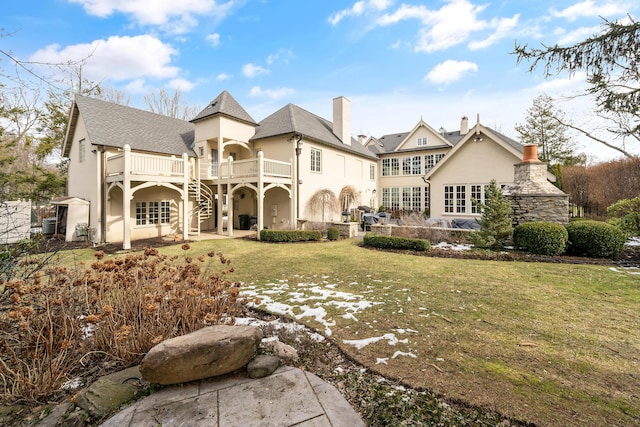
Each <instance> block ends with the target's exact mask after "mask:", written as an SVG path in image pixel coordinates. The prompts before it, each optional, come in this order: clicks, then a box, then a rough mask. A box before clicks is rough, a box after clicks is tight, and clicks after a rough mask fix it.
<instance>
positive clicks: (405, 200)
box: [402, 187, 412, 210]
mask: <svg viewBox="0 0 640 427" xmlns="http://www.w3.org/2000/svg"><path fill="white" fill-rule="evenodd" d="M411 200H412V198H411V187H404V188H403V189H402V209H405V210H411Z"/></svg>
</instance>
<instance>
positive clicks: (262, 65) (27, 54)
mask: <svg viewBox="0 0 640 427" xmlns="http://www.w3.org/2000/svg"><path fill="white" fill-rule="evenodd" d="M639 10H640V4H639V2H637V1H636V0H604V1H596V0H555V1H546V0H537V1H535V0H504V1H499V0H484V1H482V0H441V1H422V2H419V1H410V0H408V1H393V0H362V1H357V2H354V1H353V0H348V1H342V0H334V1H326V0H304V1H302V0H295V1H294V0H279V1H276V0H237V1H215V0H180V1H175V0H22V1H11V2H5V4H3V7H2V17H1V18H0V27H2V28H3V30H4V33H5V34H7V33H8V34H10V35H9V36H5V37H2V38H0V49H2V50H5V51H8V52H11V54H12V55H14V56H15V57H17V58H19V59H21V60H26V61H35V62H45V63H57V62H67V61H77V60H80V59H82V58H87V57H88V59H86V63H85V64H84V66H83V76H84V77H85V78H88V79H90V80H92V81H95V82H102V84H103V85H105V86H112V87H114V88H117V89H119V90H121V91H123V92H125V93H127V94H128V95H130V97H131V105H133V106H136V107H140V108H144V102H143V97H144V95H145V94H149V93H150V92H153V91H155V90H157V89H158V88H164V89H166V90H169V91H173V89H180V90H181V91H182V93H183V97H184V99H185V100H186V101H187V102H188V103H189V104H192V105H193V104H195V105H199V106H202V107H204V106H205V105H206V104H207V102H209V101H210V100H212V99H213V98H215V97H216V96H217V95H218V94H219V93H220V92H221V91H222V90H225V89H226V90H228V91H229V92H230V93H231V95H233V96H234V98H236V100H238V102H240V104H241V105H243V106H244V107H245V108H246V110H247V111H248V112H249V113H250V114H251V115H252V116H253V118H254V119H256V120H258V121H259V120H262V119H263V118H264V117H266V116H267V115H269V114H270V113H272V112H274V111H276V110H277V109H279V108H280V107H282V106H284V105H286V104H288V103H294V104H297V105H299V106H301V107H302V108H305V109H307V110H309V111H311V112H313V113H315V114H318V115H320V116H322V117H325V118H327V119H331V117H332V115H331V107H332V99H333V98H334V97H336V96H340V95H344V96H346V97H347V98H349V99H350V100H351V112H352V133H353V134H354V135H356V134H360V133H362V134H365V135H373V136H381V135H383V134H388V133H395V132H402V131H408V130H410V129H412V128H413V127H414V126H415V125H416V124H417V123H418V121H419V120H420V118H422V119H423V120H424V121H425V122H427V123H428V124H429V125H431V126H432V127H433V128H434V129H439V128H440V127H444V128H445V129H447V130H457V129H459V123H460V118H461V117H462V116H468V117H469V118H470V121H471V122H472V123H475V120H476V117H477V115H478V114H479V116H480V121H481V122H482V123H483V124H484V125H487V126H490V127H493V128H496V129H498V130H500V131H501V132H503V133H505V134H506V135H509V136H512V137H516V133H515V131H514V129H513V127H514V125H515V124H516V123H521V122H523V121H524V120H525V117H526V110H527V108H529V107H530V106H531V103H532V101H533V99H534V98H535V97H536V96H537V95H538V94H540V93H543V92H544V93H546V94H548V95H551V96H554V97H556V96H560V95H569V94H572V93H575V91H577V90H579V89H580V88H581V87H583V84H584V80H583V76H581V75H577V76H575V77H573V78H571V79H569V78H568V76H566V75H561V76H557V77H553V78H552V79H548V80H544V79H543V78H542V74H541V72H536V73H534V74H531V73H529V72H528V71H527V70H528V67H527V65H526V64H521V65H520V66H518V65H517V64H516V57H515V56H514V55H511V54H510V52H512V51H513V48H514V43H515V42H516V41H517V42H519V43H527V44H529V45H530V46H539V45H540V43H544V44H547V45H552V44H556V43H558V44H569V43H572V42H576V41H579V40H582V39H584V38H585V37H587V36H589V35H592V34H594V33H596V32H598V31H599V30H600V29H601V23H602V20H601V18H600V17H604V18H606V19H609V20H616V19H624V18H625V17H626V16H627V15H630V16H632V17H634V18H637V15H638V11H639ZM0 66H2V67H4V68H5V69H6V68H7V66H8V63H7V61H6V59H5V58H3V60H2V63H1V64H0ZM42 72H44V73H55V72H56V71H54V70H42ZM67 78H68V77H67ZM557 105H558V106H559V107H560V108H562V109H563V110H564V111H565V112H566V113H567V116H568V117H570V118H572V119H573V120H574V122H576V123H577V124H581V123H585V122H588V121H589V118H588V116H587V115H586V112H587V111H588V110H589V104H588V102H586V101H585V100H584V99H581V100H578V101H571V102H559V103H558V104H557ZM583 150H584V151H586V152H589V153H592V154H594V155H595V156H596V157H598V158H600V159H606V158H613V157H616V153H615V152H613V151H611V150H606V149H603V148H601V147H600V146H598V145H596V144H585V145H584V147H583Z"/></svg>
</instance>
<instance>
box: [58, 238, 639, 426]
mask: <svg viewBox="0 0 640 427" xmlns="http://www.w3.org/2000/svg"><path fill="white" fill-rule="evenodd" d="M190 246H191V249H190V250H189V251H188V253H189V254H199V253H206V252H208V251H211V250H214V251H216V252H218V251H220V252H222V253H224V254H225V256H227V257H228V258H230V259H231V260H232V263H231V265H232V266H233V267H234V268H235V272H234V273H232V274H231V278H232V279H234V280H239V281H241V282H242V283H243V286H242V289H243V290H244V292H245V293H246V295H248V296H251V297H252V298H253V297H259V298H260V299H261V301H262V302H261V305H260V307H261V308H264V309H268V310H271V311H275V312H279V313H284V314H287V315H288V316H291V317H294V318H297V319H298V320H299V321H300V322H303V323H305V324H308V325H309V326H312V327H314V328H316V329H317V330H319V331H320V332H323V333H324V334H325V335H326V336H328V337H329V338H330V339H332V340H333V341H334V342H335V343H336V344H338V345H339V346H340V347H341V348H342V349H343V350H344V351H345V352H347V353H348V354H349V355H350V356H352V357H353V358H355V359H356V360H357V361H359V362H360V363H362V364H363V365H365V366H367V367H369V368H370V369H371V370H373V371H376V372H379V373H381V374H383V375H384V376H386V377H389V378H395V379H401V380H403V381H404V382H406V383H408V384H410V385H411V386H413V387H415V388H424V389H429V390H432V391H435V392H437V393H439V394H441V395H443V396H445V397H447V398H450V399H454V400H462V401H464V402H468V403H470V404H472V405H476V406H479V407H482V408H485V409H489V410H495V411H498V412H500V413H501V414H503V415H505V416H509V417H512V418H515V419H518V420H523V421H527V422H532V423H536V424H539V425H550V426H551V425H553V426H555V425H557V426H561V425H638V424H640V374H639V372H640V356H639V355H640V324H639V323H640V322H639V320H638V319H639V318H640V276H638V275H634V274H631V272H630V271H625V270H622V269H613V268H610V267H608V266H593V265H575V264H552V263H523V262H507V261H480V260H460V259H443V258H434V257H425V256H416V255H411V254H397V253H388V252H382V251H376V250H371V249H366V248H362V247H359V246H358V241H357V240H341V241H336V242H323V243H296V244H268V243H261V242H255V241H249V240H242V239H222V240H210V241H203V242H196V243H191V244H190ZM161 252H164V253H171V254H179V253H183V251H182V250H181V249H180V245H177V246H171V247H166V248H162V249H161ZM75 254H76V259H75V260H76V261H79V260H83V259H84V260H87V259H90V254H91V251H86V252H85V251H79V252H78V251H76V252H75ZM69 259H70V258H68V256H67V258H65V261H64V262H68V260H69ZM216 268H217V267H216ZM636 272H637V270H636Z"/></svg>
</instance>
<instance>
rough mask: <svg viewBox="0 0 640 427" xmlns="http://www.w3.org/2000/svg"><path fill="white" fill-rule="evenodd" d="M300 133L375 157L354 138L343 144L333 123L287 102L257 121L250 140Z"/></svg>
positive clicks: (318, 140) (320, 141) (317, 140)
mask: <svg viewBox="0 0 640 427" xmlns="http://www.w3.org/2000/svg"><path fill="white" fill-rule="evenodd" d="M294 133H297V134H300V135H302V136H303V137H305V138H307V139H311V140H314V141H316V142H319V143H321V144H325V145H328V146H330V147H333V148H337V149H339V150H343V151H347V152H350V153H356V154H359V155H361V156H364V157H368V158H371V159H375V158H376V156H375V154H374V153H372V152H371V151H370V150H369V149H367V148H366V147H364V146H363V145H362V144H360V143H359V142H358V141H357V140H355V139H354V138H351V145H347V144H343V143H342V141H341V140H340V138H338V136H337V135H336V134H335V133H333V124H332V123H331V122H330V121H328V120H325V119H323V118H322V117H319V116H316V115H315V114H313V113H310V112H309V111H307V110H305V109H303V108H300V107H298V106H297V105H294V104H287V105H285V106H284V107H282V108H281V109H279V110H278V111H276V112H275V113H273V114H271V115H270V116H268V117H266V118H265V119H264V120H262V121H261V122H260V123H259V126H258V127H257V128H256V133H255V135H254V136H253V138H251V140H252V141H257V140H260V139H265V138H271V137H274V136H279V135H287V134H294Z"/></svg>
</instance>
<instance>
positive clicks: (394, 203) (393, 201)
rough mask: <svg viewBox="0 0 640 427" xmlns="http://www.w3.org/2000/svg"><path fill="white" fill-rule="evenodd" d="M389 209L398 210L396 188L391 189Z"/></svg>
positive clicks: (398, 193) (398, 199) (398, 192)
mask: <svg viewBox="0 0 640 427" xmlns="http://www.w3.org/2000/svg"><path fill="white" fill-rule="evenodd" d="M391 209H400V189H399V188H398V187H392V188H391Z"/></svg>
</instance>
